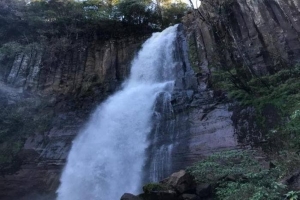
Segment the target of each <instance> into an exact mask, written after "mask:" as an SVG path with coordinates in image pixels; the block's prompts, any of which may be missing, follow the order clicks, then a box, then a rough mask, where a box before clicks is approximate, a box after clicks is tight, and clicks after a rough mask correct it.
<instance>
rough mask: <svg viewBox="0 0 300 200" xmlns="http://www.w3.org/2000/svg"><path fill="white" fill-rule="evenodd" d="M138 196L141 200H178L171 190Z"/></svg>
mask: <svg viewBox="0 0 300 200" xmlns="http://www.w3.org/2000/svg"><path fill="white" fill-rule="evenodd" d="M139 196H140V197H141V198H142V199H143V200H179V199H178V195H177V193H176V192H175V191H173V190H163V191H154V192H150V193H143V194H140V195H139Z"/></svg>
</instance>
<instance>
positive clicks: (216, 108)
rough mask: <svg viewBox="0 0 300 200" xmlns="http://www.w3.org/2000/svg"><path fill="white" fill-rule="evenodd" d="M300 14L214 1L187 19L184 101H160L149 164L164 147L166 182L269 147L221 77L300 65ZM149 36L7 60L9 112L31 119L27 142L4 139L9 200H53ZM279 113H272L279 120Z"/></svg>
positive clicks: (3, 77)
mask: <svg viewBox="0 0 300 200" xmlns="http://www.w3.org/2000/svg"><path fill="white" fill-rule="evenodd" d="M299 11H300V3H299V2H298V1H297V0H288V1H287V0H269V1H262V0H261V1H260V0H258V1H252V0H230V1H225V0H217V1H213V2H212V1H209V0H207V1H202V6H201V7H200V9H199V10H195V11H191V12H190V13H188V14H187V15H186V16H185V17H184V19H183V25H181V26H180V27H179V33H178V38H177V43H176V53H175V55H174V56H175V57H176V59H177V61H178V66H177V67H176V77H177V79H176V82H175V88H174V93H173V95H172V97H170V98H169V102H164V103H160V102H158V103H157V106H156V108H155V109H156V110H157V112H158V113H160V115H157V116H156V117H154V120H156V126H155V128H154V129H156V130H158V132H159V133H160V136H159V138H158V141H156V142H153V143H151V145H150V148H149V153H150V155H149V157H150V160H151V158H152V157H153V156H154V155H155V152H156V153H157V149H162V151H160V152H158V153H157V156H160V155H164V156H161V157H162V160H160V161H159V163H157V165H158V166H160V165H162V164H163V162H165V161H168V162H171V163H172V165H171V166H170V167H169V168H164V167H163V166H162V168H164V169H163V170H164V173H163V174H161V175H159V176H158V179H160V178H163V176H165V175H169V174H170V173H172V172H174V171H176V170H179V169H182V168H185V167H186V166H188V165H190V164H191V163H193V162H195V161H197V160H199V159H201V158H202V157H203V156H205V155H207V154H210V153H212V152H215V151H221V150H224V149H232V148H240V145H242V146H247V145H253V143H254V142H258V141H259V140H260V139H261V135H262V134H263V131H264V130H263V129H261V128H259V127H258V125H257V124H256V121H255V112H254V110H253V108H251V107H250V108H249V107H248V108H245V107H241V106H239V105H238V104H237V103H236V102H230V101H229V100H228V98H227V95H226V93H225V92H224V91H223V90H220V89H218V88H216V87H215V85H216V83H215V79H214V76H213V72H214V71H216V70H219V69H223V70H225V71H226V70H229V71H230V70H232V69H234V70H235V71H237V75H238V76H240V77H242V78H245V79H246V78H248V77H250V76H261V75H266V74H272V73H274V72H276V71H278V70H279V69H281V68H282V67H286V66H289V65H295V64H297V63H298V62H299V60H300V41H299V33H300V14H299ZM145 38H146V37H139V38H127V39H120V40H105V41H103V40H100V39H97V38H94V39H93V40H92V41H86V40H79V41H77V42H76V45H74V46H73V48H71V49H64V48H61V49H60V50H59V51H58V52H57V51H54V50H53V51H51V48H50V49H49V48H47V47H42V46H41V45H36V46H33V47H32V48H30V49H29V51H28V50H27V51H26V52H25V51H23V52H21V53H20V54H18V55H16V57H15V58H14V59H13V60H5V55H0V63H1V69H0V70H1V71H0V101H1V105H3V106H2V107H3V108H6V107H12V108H15V110H17V112H8V113H12V114H14V116H13V117H12V118H13V119H15V116H19V115H20V113H21V114H24V113H26V115H25V116H26V117H25V118H26V120H28V121H26V120H25V119H23V118H24V117H23V118H22V119H19V118H18V120H19V122H20V123H19V127H15V128H16V129H14V130H12V131H14V133H18V134H17V136H14V141H19V142H18V143H15V142H14V143H13V144H14V146H13V148H8V146H9V145H11V143H8V142H5V141H4V142H3V141H1V142H2V143H1V150H3V152H4V153H5V151H7V149H9V152H12V153H11V154H12V155H13V158H12V159H10V160H9V162H5V161H3V162H2V163H1V174H2V176H1V177H0V198H1V199H5V198H7V199H14V198H17V199H19V197H20V196H23V195H25V194H26V195H27V194H30V193H46V194H47V193H49V194H53V192H54V191H55V190H56V189H57V186H58V184H59V176H60V174H61V170H62V168H63V166H64V164H65V161H66V160H65V159H66V156H67V154H68V151H69V149H70V147H71V144H72V140H73V139H74V137H75V136H76V134H77V133H78V131H79V129H80V128H81V127H82V126H83V125H84V123H85V122H86V121H87V118H88V117H89V114H90V113H91V112H92V110H93V109H94V108H95V106H96V105H98V104H99V103H100V102H101V101H103V100H104V99H105V98H106V97H107V96H108V95H110V94H111V93H112V92H113V91H115V90H117V89H118V87H119V86H120V84H121V81H122V80H124V79H125V78H126V77H127V75H128V72H129V69H128V67H129V63H130V61H131V59H132V58H133V56H134V52H136V51H137V50H138V48H139V47H140V45H141V43H142V42H143V41H144V40H145ZM63 42H64V41H59V43H63ZM46 49H47V51H46ZM158 101H159V100H158ZM162 105H163V106H162ZM270 110H272V109H269V110H268V109H266V111H265V113H264V115H266V116H269V118H270V119H274V120H273V121H276V119H275V118H276V116H275V115H274V114H273V113H272V112H271V111H270ZM9 111H10V110H9ZM37 113H38V114H37ZM32 116H34V117H32ZM27 118H28V119H27ZM24 120H25V121H24ZM271 121H272V120H271ZM10 122H11V121H9V122H8V123H10ZM1 125H2V126H4V127H6V126H7V123H5V122H2V124H1ZM270 126H271V125H270ZM20 129H22V131H20ZM3 130H5V129H3ZM9 130H11V129H9ZM1 134H6V133H3V131H2V132H1ZM8 135H9V134H8ZM6 137H8V136H7V134H6ZM15 146H16V147H15ZM169 147H171V148H169ZM170 149H172V151H170V152H169V150H170ZM168 152H169V153H170V155H166V154H168ZM164 158H168V159H166V160H163V159H164ZM148 165H151V161H148ZM149 173H152V172H149Z"/></svg>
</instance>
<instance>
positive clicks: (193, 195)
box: [180, 194, 200, 200]
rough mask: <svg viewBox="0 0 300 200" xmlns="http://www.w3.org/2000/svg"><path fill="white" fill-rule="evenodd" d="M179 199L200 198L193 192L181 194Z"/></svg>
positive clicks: (194, 199)
mask: <svg viewBox="0 0 300 200" xmlns="http://www.w3.org/2000/svg"><path fill="white" fill-rule="evenodd" d="M180 200H200V198H199V197H198V196H197V195H195V194H182V195H181V196H180Z"/></svg>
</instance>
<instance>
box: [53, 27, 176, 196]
mask: <svg viewBox="0 0 300 200" xmlns="http://www.w3.org/2000/svg"><path fill="white" fill-rule="evenodd" d="M176 30H177V25H175V26H172V27H169V28H167V29H166V30H164V31H163V32H161V33H154V34H153V35H152V37H151V38H150V39H148V40H147V41H146V42H145V43H144V44H143V47H142V49H141V50H140V52H139V53H138V55H137V56H136V58H135V59H134V60H133V62H132V65H131V73H130V76H129V78H128V80H127V81H125V82H124V83H123V85H122V89H121V90H120V91H118V92H117V93H115V94H114V95H112V96H111V97H109V98H108V99H107V100H106V101H105V102H104V103H102V104H101V105H100V106H99V107H98V108H97V109H96V111H95V112H94V114H93V115H92V117H91V119H90V120H89V122H88V123H87V125H86V127H85V128H84V129H83V131H81V133H80V134H79V136H78V137H77V138H76V139H75V140H74V142H73V146H72V149H71V151H70V153H69V156H68V160H67V165H66V167H65V169H64V171H63V174H62V176H61V185H60V187H59V189H58V191H57V193H58V200H83V199H86V200H119V199H120V197H121V195H122V194H123V193H125V192H130V193H134V194H137V193H138V192H140V187H141V184H142V179H143V177H144V176H147V174H146V175H145V174H143V169H144V168H145V167H144V166H145V162H146V149H147V148H148V147H149V141H148V139H149V134H150V132H151V131H152V129H153V116H154V112H155V108H154V107H155V102H156V100H157V97H158V96H160V95H161V94H166V93H168V94H170V93H171V92H172V90H173V85H174V74H173V71H174V68H175V65H176V63H175V61H174V55H173V54H174V41H175V38H176Z"/></svg>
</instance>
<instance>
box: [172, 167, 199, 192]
mask: <svg viewBox="0 0 300 200" xmlns="http://www.w3.org/2000/svg"><path fill="white" fill-rule="evenodd" d="M167 185H168V186H169V187H171V188H174V189H175V190H176V191H177V192H179V193H181V194H182V193H184V192H187V191H189V190H192V189H193V188H194V187H195V185H196V184H195V182H194V178H193V177H192V176H191V175H190V174H188V173H187V172H186V171H184V170H180V171H179V172H175V173H173V174H172V175H171V176H170V177H169V179H168V182H167Z"/></svg>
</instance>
